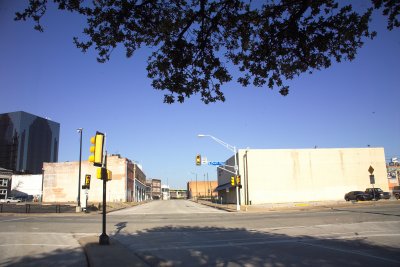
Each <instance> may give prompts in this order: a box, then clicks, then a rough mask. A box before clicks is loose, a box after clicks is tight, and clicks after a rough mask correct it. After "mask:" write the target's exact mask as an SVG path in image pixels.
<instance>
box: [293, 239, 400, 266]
mask: <svg viewBox="0 0 400 267" xmlns="http://www.w3.org/2000/svg"><path fill="white" fill-rule="evenodd" d="M298 242H299V243H301V244H305V245H308V246H312V247H319V248H323V249H329V250H333V251H338V252H342V253H347V254H355V255H359V256H363V257H369V258H374V259H378V260H383V261H387V262H392V263H399V264H400V261H396V260H392V259H388V258H384V257H379V256H373V255H370V254H368V253H363V252H361V251H356V250H344V249H340V248H334V247H328V246H324V245H318V244H313V243H308V242H304V241H298Z"/></svg>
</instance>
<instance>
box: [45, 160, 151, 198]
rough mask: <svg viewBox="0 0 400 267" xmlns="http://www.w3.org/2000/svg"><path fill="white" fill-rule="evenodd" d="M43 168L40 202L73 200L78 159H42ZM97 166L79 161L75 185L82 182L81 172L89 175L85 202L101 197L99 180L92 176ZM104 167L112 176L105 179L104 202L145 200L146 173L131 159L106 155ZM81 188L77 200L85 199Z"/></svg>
mask: <svg viewBox="0 0 400 267" xmlns="http://www.w3.org/2000/svg"><path fill="white" fill-rule="evenodd" d="M43 169H44V170H43V202H77V197H78V180H79V162H61V163H44V167H43ZM97 169H98V168H97V167H94V166H93V164H92V163H90V162H89V161H82V174H81V184H80V185H79V188H82V185H84V184H85V176H86V175H90V176H91V179H90V189H89V190H88V201H89V203H90V202H91V203H93V202H95V203H97V202H101V201H102V199H103V181H102V180H100V179H97V178H96V176H97ZM107 169H109V170H110V171H111V172H112V180H111V181H108V182H107V196H106V197H107V198H106V200H107V202H141V201H144V200H145V193H146V175H145V174H144V173H143V171H142V170H141V169H140V168H139V167H138V166H137V165H136V164H135V163H133V162H132V161H130V160H129V159H127V158H124V157H121V156H120V155H108V156H107ZM85 191H86V190H85V189H83V190H82V189H81V193H80V198H81V199H80V202H81V203H85V201H86V199H85V197H86V196H85ZM82 206H83V204H82Z"/></svg>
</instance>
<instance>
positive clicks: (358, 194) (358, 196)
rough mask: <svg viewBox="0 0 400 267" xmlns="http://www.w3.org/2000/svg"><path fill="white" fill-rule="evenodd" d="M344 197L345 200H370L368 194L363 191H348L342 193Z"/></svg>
mask: <svg viewBox="0 0 400 267" xmlns="http://www.w3.org/2000/svg"><path fill="white" fill-rule="evenodd" d="M344 199H345V200H346V201H350V200H355V201H364V200H372V197H371V195H370V194H366V193H365V192H363V191H350V192H348V193H347V194H345V195H344Z"/></svg>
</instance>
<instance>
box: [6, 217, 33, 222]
mask: <svg viewBox="0 0 400 267" xmlns="http://www.w3.org/2000/svg"><path fill="white" fill-rule="evenodd" d="M26 219H29V218H27V217H26V218H16V219H9V220H0V222H13V221H20V220H26Z"/></svg>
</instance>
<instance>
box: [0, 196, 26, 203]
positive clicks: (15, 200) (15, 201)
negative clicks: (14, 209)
mask: <svg viewBox="0 0 400 267" xmlns="http://www.w3.org/2000/svg"><path fill="white" fill-rule="evenodd" d="M0 202H5V203H19V202H21V200H20V199H17V198H15V197H8V198H6V199H0Z"/></svg>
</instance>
